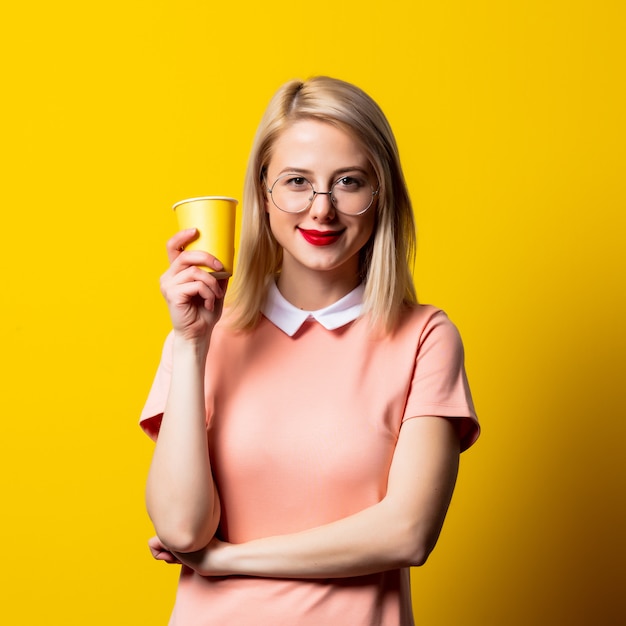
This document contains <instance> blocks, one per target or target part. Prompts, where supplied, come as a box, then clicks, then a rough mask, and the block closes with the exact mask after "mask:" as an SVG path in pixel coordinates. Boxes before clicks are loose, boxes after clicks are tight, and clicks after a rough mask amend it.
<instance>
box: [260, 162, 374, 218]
mask: <svg viewBox="0 0 626 626" xmlns="http://www.w3.org/2000/svg"><path fill="white" fill-rule="evenodd" d="M287 176H296V177H297V178H302V179H303V180H306V182H307V183H309V185H311V190H312V191H313V195H312V196H311V198H310V199H309V202H308V204H307V205H306V206H305V207H304V208H303V209H300V210H299V211H287V210H285V209H282V208H281V207H279V206H278V205H277V204H276V201H275V200H274V195H273V193H272V192H273V191H274V187H276V183H277V182H278V181H279V180H282V179H283V178H287ZM343 178H346V176H340V177H339V178H338V179H337V180H336V181H335V182H334V183H333V184H332V185H331V186H330V191H315V187H313V183H312V182H311V181H310V180H309V179H308V178H307V177H306V176H300V175H298V174H294V173H287V174H283V175H282V176H279V177H278V178H277V179H276V180H275V181H274V182H273V183H272V186H271V187H268V186H267V179H266V180H265V189H266V191H267V193H269V194H270V198H271V199H272V204H273V205H274V206H275V207H276V208H277V209H278V210H279V211H282V212H283V213H287V214H289V215H298V214H299V213H304V212H305V211H308V210H309V209H310V208H311V206H313V202H315V196H329V197H330V203H331V204H332V206H333V209H334V210H335V211H337V212H338V213H341V214H342V215H348V216H352V217H356V216H358V215H363V213H365V212H366V211H368V210H369V208H370V207H371V206H372V204H374V198H375V197H376V196H377V195H378V192H379V191H380V183H379V184H378V187H376V189H374V187H373V185H372V183H370V182H369V181H368V184H369V186H370V189H371V190H372V197H371V198H370V203H369V204H368V205H367V206H366V207H365V208H364V209H363V210H362V211H359V212H358V213H345V212H344V211H342V210H341V209H338V208H337V204H336V203H335V197H334V196H333V188H334V187H335V185H336V184H337V183H338V182H339V181H340V180H342V179H343Z"/></svg>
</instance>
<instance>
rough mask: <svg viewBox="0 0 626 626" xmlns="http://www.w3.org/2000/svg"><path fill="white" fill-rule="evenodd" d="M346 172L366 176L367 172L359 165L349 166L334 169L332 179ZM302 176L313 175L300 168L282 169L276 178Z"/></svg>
mask: <svg viewBox="0 0 626 626" xmlns="http://www.w3.org/2000/svg"><path fill="white" fill-rule="evenodd" d="M346 172H361V173H362V174H367V173H368V171H367V169H366V168H364V167H362V166H360V165H351V166H349V167H340V168H339V169H336V170H334V171H333V173H332V178H334V177H336V176H340V175H341V174H345V173H346ZM288 173H289V174H303V175H307V176H311V175H313V174H315V172H314V171H313V170H309V169H305V168H302V167H284V168H283V169H282V170H281V171H280V172H279V173H278V176H282V175H283V174H288Z"/></svg>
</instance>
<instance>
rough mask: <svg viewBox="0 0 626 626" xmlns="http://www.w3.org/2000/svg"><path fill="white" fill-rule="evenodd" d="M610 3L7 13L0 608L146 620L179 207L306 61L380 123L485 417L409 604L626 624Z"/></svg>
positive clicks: (220, 188)
mask: <svg viewBox="0 0 626 626" xmlns="http://www.w3.org/2000/svg"><path fill="white" fill-rule="evenodd" d="M623 7H624V4H623V3H622V2H621V1H619V0H615V1H613V2H608V1H602V0H593V1H592V0H590V1H588V2H582V1H577V0H571V1H560V2H557V1H550V0H528V1H527V2H522V1H518V0H515V1H512V2H504V1H500V0H473V1H468V2H459V1H451V2H422V1H416V2H394V1H393V0H391V1H390V2H383V3H380V2H372V1H362V2H354V1H351V0H348V1H347V2H344V3H337V2H329V1H328V0H319V1H318V2H315V3H313V4H311V3H305V4H298V3H293V2H287V1H285V0H278V1H277V2H274V3H268V4H263V3H257V4H253V3H252V4H244V5H240V3H228V2H224V3H217V2H212V1H200V0H195V1H194V0H176V1H173V0H171V1H166V0H161V1H158V0H155V1H152V2H148V1H146V0H135V1H132V0H131V1H128V0H126V1H124V2H122V1H121V0H109V2H106V3H105V2H95V3H93V2H91V3H90V2H78V1H76V0H58V1H56V2H43V1H41V0H40V1H39V2H28V1H25V2H21V3H17V2H15V3H13V4H12V5H7V6H3V8H2V10H1V13H2V15H1V16H0V47H1V48H2V49H1V50H0V52H1V53H2V82H1V85H2V87H1V88H2V91H3V95H2V122H1V123H2V167H1V170H0V171H1V178H2V185H1V193H2V236H1V244H0V249H1V254H2V258H1V263H2V265H1V267H2V283H1V289H0V293H1V298H2V302H1V309H0V310H1V313H2V325H1V331H0V332H1V335H0V346H1V350H2V362H3V374H2V377H1V380H2V383H1V384H2V389H1V394H0V402H1V407H2V430H1V432H2V439H1V441H2V454H1V456H0V481H1V483H0V494H1V495H0V497H1V499H2V516H1V521H0V525H1V526H0V531H1V533H0V537H1V538H2V540H1V551H0V555H1V557H2V566H1V573H0V577H1V580H0V593H1V594H2V596H1V597H2V616H1V617H0V621H2V623H6V624H27V625H40V624H54V625H57V624H58V625H62V626H70V625H72V626H73V625H76V626H79V625H80V626H84V625H86V624H88V625H90V626H97V625H98V624H107V625H108V624H128V625H144V624H145V625H152V624H165V623H166V621H167V615H168V614H169V610H170V607H171V604H172V598H173V594H174V588H175V580H176V572H175V570H174V569H173V568H168V567H167V566H166V565H164V564H162V563H156V562H154V561H153V560H152V559H151V558H150V556H149V553H148V550H147V548H146V540H147V538H148V537H149V536H150V532H151V531H150V524H149V522H148V519H147V516H146V514H145V512H144V506H143V485H144V479H145V474H146V470H147V466H148V462H149V458H150V454H151V444H150V442H149V441H148V440H147V438H145V437H144V436H143V434H142V433H141V432H140V431H139V428H138V427H137V425H136V422H137V417H138V414H139V411H140V409H141V406H142V403H143V401H144V398H145V396H146V394H147V392H148V388H149V385H150V382H151V379H152V376H153V373H154V369H155V367H156V365H157V361H158V357H159V353H160V347H161V341H162V339H163V337H164V336H165V334H166V332H167V330H168V319H167V315H166V311H165V307H164V305H163V303H162V301H161V296H160V294H159V290H158V276H159V274H160V273H161V272H162V271H163V269H164V268H165V266H166V255H165V248H164V243H165V240H166V239H167V237H168V236H169V235H170V234H171V233H172V232H173V231H174V217H173V214H172V212H171V211H170V207H171V205H172V204H173V203H174V202H175V201H176V200H179V199H181V198H183V197H189V196H194V195H202V194H219V195H232V196H235V197H237V198H240V197H241V187H242V179H243V172H244V167H245V163H246V159H247V155H248V152H249V149H250V143H251V139H252V134H253V131H254V129H255V127H256V125H257V123H258V121H259V118H260V115H261V113H262V111H263V109H264V107H265V105H266V103H267V101H268V99H269V97H270V95H271V94H272V93H273V92H274V91H275V89H276V88H277V87H278V86H279V85H280V84H282V83H283V82H284V81H285V80H287V79H290V78H292V77H306V76H309V75H312V74H318V73H324V74H330V75H333V76H337V77H340V78H344V79H346V80H349V81H353V82H355V83H357V84H359V85H360V86H362V87H363V88H364V89H365V90H367V91H368V92H369V93H370V94H371V95H372V96H373V97H374V98H375V99H376V100H377V101H378V102H379V103H380V104H381V106H382V107H383V109H384V110H385V112H386V113H387V115H388V117H389V119H390V121H391V123H392V126H393V127H394V129H395V132H396V135H397V137H398V141H399V144H400V149H401V155H402V158H403V162H404V166H405V170H406V175H407V178H408V181H409V185H410V188H411V193H412V196H413V199H414V201H415V205H416V217H417V223H418V227H419V245H420V252H419V258H418V267H417V274H416V282H417V286H418V291H419V294H420V297H421V299H422V301H424V302H433V303H435V304H437V305H439V306H441V307H443V308H445V309H446V310H447V311H448V313H449V314H450V316H451V317H452V318H453V320H454V321H455V322H456V323H457V325H458V326H459V328H460V330H461V332H462V335H463V337H464V340H465V344H466V350H467V368H468V372H469V375H470V380H471V383H472V388H473V392H474V395H475V400H476V404H477V408H478V410H479V413H480V417H481V419H482V424H483V428H484V434H483V436H482V438H481V440H480V441H479V443H478V445H477V446H476V447H475V448H472V449H471V450H470V451H468V452H467V453H466V454H464V456H463V460H462V467H461V475H460V479H459V483H458V489H457V493H456V494H455V498H454V501H453V504H452V507H451V510H450V514H449V517H448V520H447V522H446V525H445V528H444V531H443V533H442V536H441V540H440V544H439V545H438V547H437V549H436V550H435V552H434V553H433V555H432V557H431V559H430V561H429V562H428V563H427V565H426V566H425V567H424V568H422V569H420V570H419V571H415V572H414V596H415V607H416V608H415V613H416V617H417V621H418V623H419V624H422V625H426V626H452V625H454V626H456V625H471V626H500V625H507V626H510V625H513V626H515V625H520V626H522V625H523V626H528V625H529V624H532V625H535V624H539V625H544V624H545V625H562V624H567V625H568V626H572V625H586V624H602V625H607V624H621V623H625V621H626V608H625V604H624V603H625V601H624V597H625V596H624V585H625V582H626V576H625V571H626V570H625V568H626V566H625V563H626V542H625V539H624V530H625V528H626V501H625V498H626V479H625V476H626V460H625V457H626V455H625V454H624V440H625V438H626V426H625V417H626V415H625V399H624V386H625V383H626V379H625V378H626V377H625V369H626V368H625V358H624V354H625V353H626V352H625V351H626V333H625V330H624V322H625V319H626V310H625V295H624V293H625V291H626V290H625V286H624V269H625V265H626V263H625V257H624V244H625V242H624V239H625V237H624V230H625V226H626V222H625V218H624V213H625V209H626V206H625V204H626V203H625V195H626V194H625V187H624V163H625V161H626V159H625V156H626V155H625V154H624V153H625V148H624V146H625V141H626V133H625V123H624V111H625V104H626V103H625V98H624V64H623V62H624V58H625V57H624V52H625V47H624V44H623V41H624V32H625V31H624V28H625V26H626V24H625V20H624V17H625V11H624V8H623ZM381 532H384V529H381Z"/></svg>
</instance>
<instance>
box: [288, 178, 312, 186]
mask: <svg viewBox="0 0 626 626" xmlns="http://www.w3.org/2000/svg"><path fill="white" fill-rule="evenodd" d="M285 184H286V185H287V186H288V187H293V188H296V189H297V188H299V187H310V183H309V181H308V180H307V179H306V178H304V177H303V176H294V177H293V178H288V179H286V180H285Z"/></svg>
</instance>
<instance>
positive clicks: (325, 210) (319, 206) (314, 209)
mask: <svg viewBox="0 0 626 626" xmlns="http://www.w3.org/2000/svg"><path fill="white" fill-rule="evenodd" d="M330 194H331V192H330V191H316V192H315V195H314V196H313V200H312V201H311V206H310V207H309V213H310V214H311V215H312V217H313V218H314V219H329V218H332V217H334V216H335V205H334V204H333V201H332V196H331V195H330ZM318 196H322V197H321V198H319V197H318Z"/></svg>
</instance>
